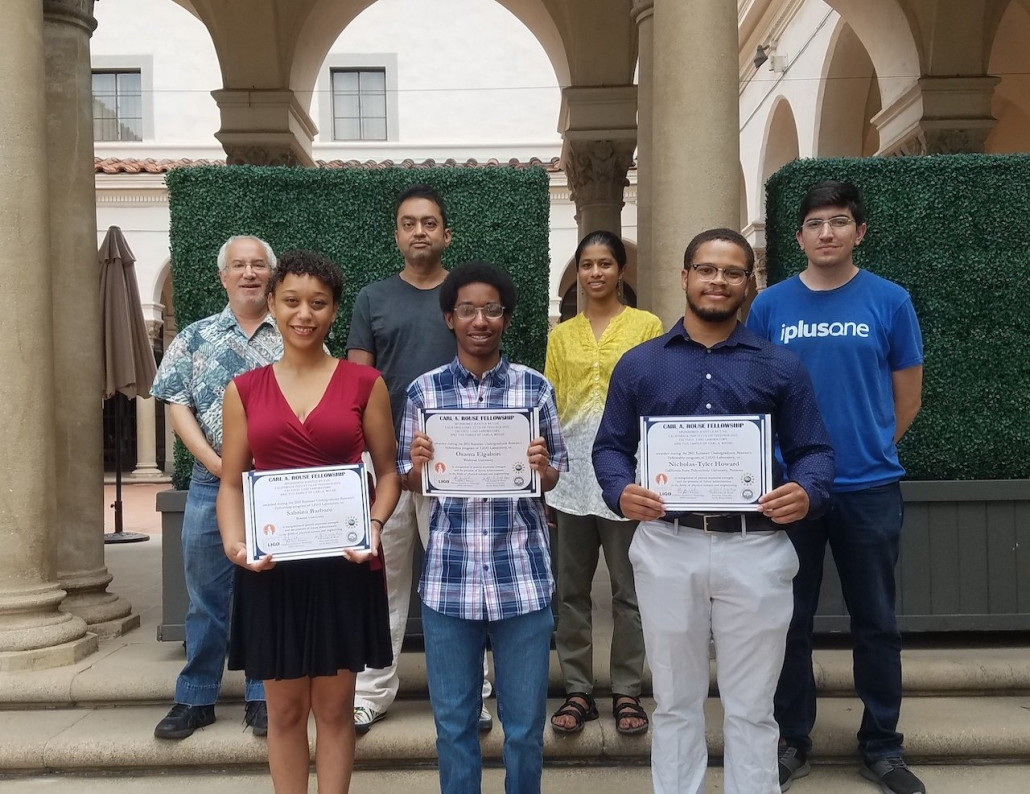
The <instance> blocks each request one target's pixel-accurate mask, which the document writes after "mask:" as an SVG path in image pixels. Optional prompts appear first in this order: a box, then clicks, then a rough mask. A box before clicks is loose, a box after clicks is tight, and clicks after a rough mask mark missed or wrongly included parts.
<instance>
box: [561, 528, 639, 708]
mask: <svg viewBox="0 0 1030 794" xmlns="http://www.w3.org/2000/svg"><path fill="white" fill-rule="evenodd" d="M555 512H556V513H557V519H558V531H557V533H556V536H557V541H556V545H557V555H556V559H557V564H556V568H557V573H556V578H557V580H558V581H557V585H558V631H557V636H556V646H557V649H558V661H559V662H560V663H561V670H562V676H563V677H564V679H565V691H566V692H567V693H571V692H586V693H587V694H592V693H593V691H594V670H593V666H594V654H593V651H594V648H593V633H592V625H591V608H592V604H591V599H590V587H591V584H592V583H593V580H594V573H595V571H596V570H597V560H598V550H599V549H601V548H603V549H604V558H605V561H606V562H607V564H608V573H609V574H610V575H611V582H612V619H613V622H614V633H613V635H612V653H611V680H612V692H613V693H618V694H620V695H632V696H633V697H637V696H639V695H640V678H641V676H642V675H643V670H644V635H643V632H642V631H641V629H640V610H639V609H638V608H637V593H636V589H635V587H634V586H633V566H632V565H630V562H629V544H630V543H631V542H632V540H633V533H634V532H635V531H636V528H637V525H636V522H635V521H611V520H609V519H606V518H600V517H598V516H574V515H570V514H568V513H562V512H561V511H555Z"/></svg>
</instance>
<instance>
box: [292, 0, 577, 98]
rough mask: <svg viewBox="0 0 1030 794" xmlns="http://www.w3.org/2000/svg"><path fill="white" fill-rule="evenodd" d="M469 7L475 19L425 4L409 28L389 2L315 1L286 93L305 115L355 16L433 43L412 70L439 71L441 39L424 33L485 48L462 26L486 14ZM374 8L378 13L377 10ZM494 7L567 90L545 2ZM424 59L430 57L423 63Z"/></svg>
mask: <svg viewBox="0 0 1030 794" xmlns="http://www.w3.org/2000/svg"><path fill="white" fill-rule="evenodd" d="M463 1H464V0H463ZM467 1H468V2H470V3H471V4H473V5H477V6H479V8H478V9H477V10H476V12H475V13H473V14H463V13H461V9H460V8H454V4H453V3H451V4H449V5H448V9H447V14H446V15H443V14H442V13H440V12H436V13H435V14H433V13H432V10H431V6H429V5H428V4H427V9H429V10H428V11H427V16H426V17H425V18H422V19H420V20H419V21H418V22H419V24H417V25H412V24H411V23H412V20H411V19H410V18H409V17H408V15H406V14H401V13H398V12H397V11H396V10H394V9H392V8H391V5H393V0H378V2H375V0H349V2H342V1H341V0H315V2H313V3H312V4H311V8H310V9H309V10H308V11H307V12H306V14H305V15H304V17H303V19H301V20H299V22H298V29H299V31H298V33H297V34H296V38H295V40H294V45H293V47H292V48H291V50H292V63H291V64H290V74H289V87H290V88H292V89H293V90H294V91H295V92H296V93H297V96H298V98H299V99H300V101H301V103H302V105H305V106H306V109H308V107H307V106H309V101H308V98H309V97H310V96H311V95H312V92H313V91H314V89H315V84H316V81H317V78H318V74H319V71H320V69H321V68H322V64H323V63H324V61H325V58H326V55H327V54H328V53H329V50H330V48H331V47H332V46H333V44H334V42H336V40H337V38H339V37H340V35H341V34H342V33H343V32H344V31H345V30H346V29H347V28H348V26H350V25H351V23H352V22H354V21H355V20H356V19H357V18H358V16H359V15H362V14H364V13H368V12H371V13H372V14H374V15H377V16H378V15H386V16H387V17H388V18H390V19H391V21H392V22H394V23H395V24H396V26H397V30H402V29H403V30H405V31H410V32H411V33H412V34H413V35H418V37H419V38H420V39H421V40H422V42H423V44H424V43H425V42H429V41H431V42H433V46H432V48H430V49H428V50H427V49H426V48H425V47H424V46H423V47H422V48H421V49H420V52H419V55H420V57H421V58H422V59H423V60H422V62H421V67H416V69H418V68H422V69H426V68H432V67H436V66H439V65H441V62H442V61H446V60H448V56H447V55H445V54H444V48H442V47H441V46H440V42H439V37H434V36H433V35H431V34H430V33H428V32H427V28H428V27H432V26H434V25H441V26H442V27H443V30H444V31H445V32H446V35H448V36H453V37H454V40H455V41H460V42H461V46H462V47H466V48H467V47H479V46H481V45H482V44H483V43H484V42H483V37H482V36H477V35H476V33H475V32H474V31H473V32H470V31H468V30H467V29H465V28H464V26H463V25H464V22H465V20H466V19H470V18H471V19H476V18H481V17H482V15H483V13H484V8H483V7H482V4H481V3H479V2H476V0H467ZM491 5H493V4H491ZM377 6H378V8H376V7H377ZM497 6H498V10H500V8H504V9H507V11H508V12H509V14H510V15H511V16H514V17H515V18H516V19H518V20H519V21H520V22H521V23H522V25H523V26H524V27H525V28H526V29H528V30H529V31H530V32H531V33H532V35H533V36H534V37H535V38H536V41H537V43H538V46H539V47H541V48H542V49H543V51H544V53H545V54H546V56H547V58H548V59H549V61H550V64H551V68H552V70H553V79H554V80H555V83H556V84H557V85H569V84H570V82H571V76H570V69H569V59H568V55H567V53H566V50H567V48H566V46H565V43H564V41H563V39H562V35H561V32H560V31H559V29H558V26H557V25H556V24H555V21H554V19H553V18H552V16H551V14H550V12H549V11H548V10H547V6H546V4H545V3H544V2H543V0H497ZM398 50H399V47H397V46H396V45H394V46H393V47H391V48H390V51H394V52H396V51H398ZM427 53H434V54H433V55H432V56H431V57H426V54H427ZM484 71H485V72H486V73H488V74H489V73H490V68H489V60H486V61H484ZM415 73H416V74H417V73H418V72H417V71H416V72H415ZM477 74H481V73H477ZM477 74H466V75H465V77H466V78H469V79H473V80H474V79H475V78H476V77H477ZM555 115H557V113H556V114H555Z"/></svg>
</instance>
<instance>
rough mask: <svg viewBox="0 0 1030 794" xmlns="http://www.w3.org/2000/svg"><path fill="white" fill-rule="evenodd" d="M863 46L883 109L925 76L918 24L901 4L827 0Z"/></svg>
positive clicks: (878, 0) (895, 0)
mask: <svg viewBox="0 0 1030 794" xmlns="http://www.w3.org/2000/svg"><path fill="white" fill-rule="evenodd" d="M825 2H826V4H827V5H828V6H830V7H831V8H832V9H833V10H834V11H836V12H837V13H838V14H840V16H841V18H842V19H843V20H844V21H845V22H846V23H847V24H848V25H850V26H851V28H852V30H853V31H854V33H855V35H856V36H857V37H858V40H859V41H860V42H862V45H863V46H864V47H865V49H866V52H868V54H869V59H870V61H871V62H872V64H873V66H874V67H875V70H876V73H877V74H878V75H879V76H880V80H879V89H880V105H881V107H889V106H890V105H891V104H892V103H893V102H894V101H895V100H896V99H898V98H899V97H900V96H901V95H902V94H904V93H905V91H907V90H908V89H909V88H910V87H911V86H912V84H913V83H914V82H915V81H916V80H918V79H919V76H920V75H921V74H922V73H923V68H922V60H923V59H922V53H921V52H920V47H919V41H920V38H919V36H918V35H917V34H916V31H917V30H918V24H917V21H916V20H915V18H914V16H913V11H912V9H910V8H907V7H904V6H902V4H901V3H899V2H898V0H825Z"/></svg>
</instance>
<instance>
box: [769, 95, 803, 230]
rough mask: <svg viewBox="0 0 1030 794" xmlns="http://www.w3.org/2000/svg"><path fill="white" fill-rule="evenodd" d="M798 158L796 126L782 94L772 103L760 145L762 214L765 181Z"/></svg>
mask: <svg viewBox="0 0 1030 794" xmlns="http://www.w3.org/2000/svg"><path fill="white" fill-rule="evenodd" d="M796 159H798V128H797V124H796V122H795V121H794V111H793V110H791V108H790V103H789V102H788V101H787V100H786V99H784V98H783V97H782V96H781V97H777V99H776V100H775V101H774V103H773V110H772V113H771V114H770V116H769V123H768V126H767V127H766V130H765V143H764V144H763V145H762V160H761V163H762V181H761V183H760V184H761V185H762V194H763V195H762V214H763V215H764V214H765V183H766V182H767V181H768V179H769V177H771V176H772V175H773V174H775V173H776V172H777V171H778V170H780V169H781V168H782V167H783V166H785V165H786V164H787V163H789V162H790V161H791V160H796Z"/></svg>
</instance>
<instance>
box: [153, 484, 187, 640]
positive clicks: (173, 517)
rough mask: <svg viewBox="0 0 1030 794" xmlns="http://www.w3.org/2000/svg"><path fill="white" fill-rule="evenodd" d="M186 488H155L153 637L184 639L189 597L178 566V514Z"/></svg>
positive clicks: (180, 567)
mask: <svg viewBox="0 0 1030 794" xmlns="http://www.w3.org/2000/svg"><path fill="white" fill-rule="evenodd" d="M185 510H186V491H158V494H157V511H158V512H159V513H160V514H161V622H160V623H159V624H158V626H157V639H158V640H159V641H164V642H185V641H186V610H187V609H189V606H190V597H189V594H188V593H187V592H186V577H185V575H184V574H183V570H182V514H183V511H185Z"/></svg>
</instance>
